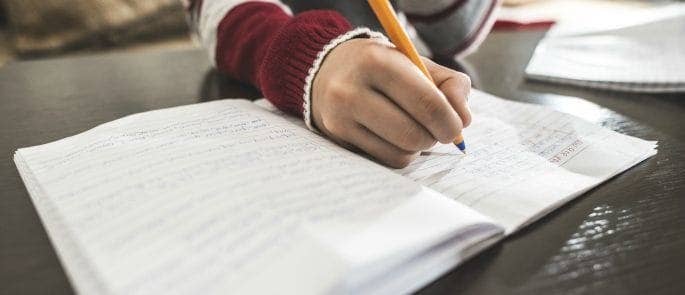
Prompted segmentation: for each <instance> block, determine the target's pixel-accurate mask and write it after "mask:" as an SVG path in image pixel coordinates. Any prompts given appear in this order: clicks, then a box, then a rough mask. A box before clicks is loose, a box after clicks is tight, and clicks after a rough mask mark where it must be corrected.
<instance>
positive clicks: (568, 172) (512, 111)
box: [398, 91, 656, 233]
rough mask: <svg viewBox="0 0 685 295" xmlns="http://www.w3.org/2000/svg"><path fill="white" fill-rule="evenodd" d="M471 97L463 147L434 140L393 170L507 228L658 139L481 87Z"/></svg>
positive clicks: (618, 168) (652, 149)
mask: <svg viewBox="0 0 685 295" xmlns="http://www.w3.org/2000/svg"><path fill="white" fill-rule="evenodd" d="M469 102H470V106H471V108H472V110H473V114H474V121H473V124H472V125H471V126H470V127H469V128H467V129H465V131H464V136H465V138H467V139H468V144H469V149H468V155H465V156H464V155H461V153H460V152H459V151H458V150H456V149H455V148H454V146H452V145H439V146H436V147H434V148H433V149H431V150H430V151H429V152H424V155H423V156H421V157H419V159H418V160H417V161H415V162H414V163H412V164H411V165H410V166H409V167H407V168H405V169H402V170H399V171H398V172H399V173H401V174H402V175H405V176H407V177H409V178H412V179H414V180H416V181H417V182H419V183H422V184H424V185H426V186H428V187H431V188H433V189H435V190H437V191H439V192H441V193H443V194H444V195H446V196H449V197H452V198H454V199H455V200H457V201H459V202H460V203H462V204H464V205H467V206H469V207H471V208H473V209H475V210H477V211H479V212H481V213H483V214H485V215H487V216H490V217H491V218H493V219H495V220H496V221H497V222H498V223H500V224H501V225H502V226H504V227H505V228H506V230H507V232H509V233H511V232H513V231H516V230H517V229H520V228H522V227H523V226H525V225H526V224H528V223H530V222H532V221H534V220H536V219H537V218H539V217H541V216H543V215H544V214H546V213H548V212H549V211H551V210H553V209H555V208H557V207H558V206H560V205H562V204H563V203H565V202H567V201H568V200H570V199H571V198H573V197H575V196H578V195H579V194H581V193H583V192H585V191H587V190H588V189H590V188H592V187H594V186H596V185H597V184H599V183H601V182H603V181H605V180H607V179H608V178H610V177H612V176H614V175H616V174H617V173H620V172H622V171H624V170H626V169H628V168H629V167H631V166H633V165H635V164H637V163H638V162H640V161H642V160H644V159H646V158H648V157H649V156H652V155H654V154H656V142H650V141H645V140H641V139H638V138H634V137H630V136H626V135H622V134H619V133H616V132H613V131H611V130H608V129H605V128H602V127H600V126H596V125H593V124H591V123H589V122H586V121H583V120H581V119H579V118H576V117H574V116H571V115H568V114H564V113H560V112H557V111H554V110H551V109H549V108H547V107H543V106H538V105H531V104H525V103H519V102H512V101H506V100H503V99H500V98H497V97H494V96H491V95H488V94H485V93H483V92H480V91H473V92H472V96H471V99H470V101H469Z"/></svg>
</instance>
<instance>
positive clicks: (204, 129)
mask: <svg viewBox="0 0 685 295" xmlns="http://www.w3.org/2000/svg"><path fill="white" fill-rule="evenodd" d="M15 162H16V163H17V166H18V168H19V171H20V174H21V176H22V178H23V180H24V182H25V183H26V186H27V188H28V190H29V192H30V195H31V197H32V200H33V201H34V204H35V205H36V208H37V209H38V212H39V214H40V216H41V219H42V221H43V223H44V224H45V226H46V228H47V229H48V232H49V234H50V238H51V240H52V242H53V244H54V245H55V247H56V249H57V251H58V254H59V256H60V259H61V261H62V263H63V264H64V266H65V268H66V270H67V273H68V275H69V277H70V278H71V280H72V282H73V283H74V286H75V288H76V290H77V291H79V292H80V293H83V294H160V293H163V294H215V293H226V292H231V290H233V291H237V292H238V291H239V292H245V293H254V292H258V293H259V292H265V293H266V292H270V291H273V290H278V291H279V292H285V293H289V292H292V293H299V294H303V293H321V292H333V291H336V292H343V291H349V292H354V291H355V290H359V288H365V286H368V285H369V284H371V283H370V282H368V281H367V280H369V279H374V281H373V283H376V284H377V283H380V282H379V281H378V280H379V278H380V279H381V281H382V275H383V274H387V273H391V272H393V271H401V272H411V271H414V270H412V269H408V268H411V267H413V266H412V265H411V264H409V263H408V262H409V261H421V257H422V256H430V255H429V254H431V253H430V252H431V249H432V248H433V247H435V246H436V245H441V244H444V243H446V242H447V241H453V240H454V239H455V237H457V236H459V237H462V239H461V240H459V243H452V244H450V247H449V248H448V249H442V251H452V252H450V253H452V255H453V257H456V258H457V259H452V260H450V263H449V265H448V267H451V266H454V265H456V264H458V263H459V262H460V261H461V259H463V258H464V257H462V256H460V254H459V253H460V252H459V251H460V249H465V248H468V247H471V246H475V245H474V244H477V243H478V240H477V239H476V240H473V239H474V238H477V237H482V238H483V239H486V238H487V239H491V238H492V237H493V236H497V233H499V232H501V228H499V227H498V226H496V225H494V224H492V223H490V222H489V219H487V218H486V217H484V216H482V215H480V214H478V213H476V212H475V211H472V210H471V209H468V208H467V207H464V206H462V205H459V204H457V203H456V202H454V201H452V200H449V199H448V198H445V197H444V196H441V195H439V194H437V193H435V192H433V191H431V190H429V189H426V188H423V187H421V186H419V185H417V184H416V183H414V182H412V181H409V180H407V179H404V178H402V177H401V176H399V175H397V174H395V173H392V172H391V171H388V170H387V169H385V168H383V167H381V166H379V165H377V164H375V163H372V162H370V161H368V160H366V159H364V158H362V157H358V156H356V155H354V154H352V153H350V152H348V151H346V150H344V149H342V148H339V147H337V146H336V145H334V144H332V143H330V142H328V141H327V140H325V139H323V138H321V137H318V136H316V135H315V134H313V133H311V132H309V131H306V130H303V129H300V128H297V127H294V126H293V125H292V124H291V123H289V122H288V121H287V120H285V119H283V118H280V117H278V116H275V115H273V114H271V113H269V112H267V111H264V110H263V109H261V108H259V107H257V106H255V105H253V104H252V103H250V102H248V101H243V100H233V101H215V102H210V103H203V104H197V105H190V106H184V107H177V108H171V109H165V110H159V111H153V112H148V113H143V114H138V115H133V116H129V117H125V118H122V119H119V120H116V121H112V122H109V123H106V124H103V125H101V126H98V127H96V128H94V129H92V130H90V131H87V132H85V133H82V134H79V135H76V136H72V137H69V138H65V139H63V140H60V141H57V142H54V143H50V144H45V145H41V146H36V147H31V148H24V149H20V150H19V151H18V152H17V153H16V154H15ZM474 229H476V230H475V231H474ZM465 235H466V236H465ZM465 242H468V243H469V244H468V245H464V244H463V243H465ZM445 270H446V268H444V267H443V268H441V269H435V270H425V271H424V272H422V275H423V277H424V279H425V280H430V279H432V278H434V277H435V276H437V275H439V274H440V273H442V272H444V271H445ZM427 282H428V281H420V280H417V281H406V282H403V283H401V284H400V285H399V286H400V290H402V289H403V288H414V287H416V285H419V286H420V285H422V284H425V283H427ZM395 290H397V289H395ZM406 291H408V290H406Z"/></svg>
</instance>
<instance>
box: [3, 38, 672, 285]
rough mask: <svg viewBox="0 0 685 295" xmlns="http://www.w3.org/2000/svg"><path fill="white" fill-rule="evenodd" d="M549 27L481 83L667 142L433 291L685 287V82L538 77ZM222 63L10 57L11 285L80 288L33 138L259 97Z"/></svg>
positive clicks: (7, 240)
mask: <svg viewBox="0 0 685 295" xmlns="http://www.w3.org/2000/svg"><path fill="white" fill-rule="evenodd" d="M541 37H542V33H541V32H514V33H494V34H492V35H491V36H490V37H489V38H488V40H487V41H486V43H485V44H484V46H483V47H482V48H481V50H480V51H479V52H478V53H477V54H475V55H473V56H471V57H469V58H468V61H467V62H468V64H466V69H470V70H469V71H468V72H469V74H471V75H472V77H473V80H474V82H475V84H476V86H477V87H479V88H481V89H483V90H485V91H487V92H490V93H493V94H495V95H499V96H503V97H506V98H510V99H515V100H519V101H527V102H533V103H539V104H544V105H548V106H551V107H553V108H555V109H558V110H560V111H564V112H568V113H572V114H574V115H577V116H580V117H582V118H585V119H587V120H589V121H592V122H595V123H598V124H601V125H603V126H606V127H608V128H611V129H614V130H617V131H619V132H622V133H626V134H629V135H633V136H638V137H641V138H645V139H650V140H659V153H658V155H656V156H655V157H653V158H651V159H649V160H647V161H646V162H644V163H641V164H640V165H638V166H637V167H635V168H633V169H631V170H629V171H627V172H625V173H623V174H621V175H619V176H617V177H615V178H614V179H612V180H610V181H609V182H607V183H605V184H603V185H601V186H599V187H598V188H596V189H594V190H592V191H590V192H589V193H586V194H584V195H583V196H582V197H580V198H578V199H576V200H575V201H573V202H571V203H570V204H568V205H566V206H564V207H562V208H561V209H559V210H558V211H556V212H554V213H552V214H550V215H549V216H547V217H545V218H543V219H542V220H540V221H539V222H537V223H535V224H533V225H532V226H529V227H528V228H526V229H525V230H523V231H522V232H520V233H518V234H516V235H514V236H512V237H509V238H508V239H507V240H506V241H504V242H503V243H500V244H499V245H497V246H495V247H493V248H491V249H489V250H488V251H486V252H484V253H481V254H480V255H478V256H477V257H475V258H473V259H472V260H470V261H469V262H467V263H466V264H464V265H462V266H461V267H459V268H457V269H455V270H453V271H452V272H450V273H449V274H447V275H445V276H444V277H442V278H441V279H439V280H437V281H436V282H434V283H432V284H430V285H429V286H427V287H426V288H424V289H423V290H422V293H430V294H432V293H462V294H519V293H535V294H550V293H564V294H576V293H600V292H601V293H605V292H607V293H612V294H629V293H634V294H641V293H650V294H655V293H664V294H666V293H682V292H683V291H684V290H685V280H684V279H683V278H685V174H684V172H683V171H685V131H684V130H683V128H685V94H675V95H646V94H626V93H616V92H606V91H593V90H587V89H581V88H574V87H566V86H558V85H551V84H543V83H534V82H527V81H525V80H524V79H523V78H522V72H523V69H524V67H525V65H526V63H527V61H528V59H529V58H530V55H531V53H532V50H533V48H534V47H535V44H536V42H537V41H538V40H539V39H540V38H541ZM258 96H259V93H258V92H256V91H255V90H254V89H252V88H250V87H246V86H244V85H240V84H237V83H235V82H232V81H230V80H228V79H227V78H225V77H223V76H221V75H219V74H216V73H215V72H214V71H212V70H211V69H210V66H209V64H208V62H207V59H206V57H205V54H204V53H203V52H202V51H199V50H183V51H164V52H146V53H133V54H108V55H98V56H90V57H79V58H67V59H55V60H43V61H30V62H17V63H10V64H8V65H6V66H5V67H4V68H0V153H1V155H2V157H3V158H4V160H3V161H0V202H1V203H0V204H1V205H0V290H2V292H0V293H3V294H47V293H49V294H69V293H73V289H72V288H71V286H70V285H69V281H68V280H67V278H66V276H65V273H64V271H63V269H62V268H61V266H60V264H59V261H58V259H57V256H56V254H55V252H54V250H53V248H52V247H51V245H50V241H49V240H48V237H47V235H46V233H45V230H44V229H43V227H42V225H41V223H40V220H39V218H38V215H37V214H36V212H35V210H34V208H33V206H32V204H31V201H30V199H29V196H28V194H27V192H26V190H25V188H24V185H23V184H22V182H21V179H20V178H19V175H18V173H17V171H16V168H15V166H14V164H13V162H12V160H11V156H12V153H13V152H14V150H16V149H17V148H19V147H25V146H31V145H36V144H42V143H46V142H49V141H53V140H56V139H60V138H62V137H65V136H69V135H73V134H76V133H79V132H82V131H85V130H87V129H89V128H91V127H94V126H95V125H97V124H100V123H104V122H107V121H110V120H114V119H116V118H119V117H121V116H124V115H128V114H131V113H137V112H142V111H147V110H151V109H158V108H163V107H170V106H176V105H181V104H190V103H195V102H198V101H200V99H198V97H202V98H205V99H215V98H219V97H247V98H255V97H258Z"/></svg>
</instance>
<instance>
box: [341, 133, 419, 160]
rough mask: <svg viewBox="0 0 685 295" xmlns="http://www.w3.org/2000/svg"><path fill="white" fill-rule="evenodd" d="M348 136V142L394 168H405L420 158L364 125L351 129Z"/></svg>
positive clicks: (415, 153) (416, 153)
mask: <svg viewBox="0 0 685 295" xmlns="http://www.w3.org/2000/svg"><path fill="white" fill-rule="evenodd" d="M347 135H348V136H347V140H346V141H347V142H349V143H350V144H353V145H355V146H357V147H359V148H361V149H362V150H364V151H365V152H366V153H367V154H369V155H371V156H372V157H374V158H375V159H376V160H378V161H380V162H381V163H383V164H385V165H388V166H390V167H393V168H404V167H406V166H407V165H409V163H411V162H412V161H414V159H416V157H417V156H418V152H409V151H405V150H402V149H400V148H398V147H397V146H395V145H393V144H391V143H389V142H387V141H385V140H384V139H382V138H380V137H379V136H378V135H376V134H374V133H373V132H371V131H369V130H368V129H367V128H366V127H364V126H362V125H357V127H356V128H351V129H349V133H348V134H347Z"/></svg>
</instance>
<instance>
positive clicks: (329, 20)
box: [215, 1, 351, 116]
mask: <svg viewBox="0 0 685 295" xmlns="http://www.w3.org/2000/svg"><path fill="white" fill-rule="evenodd" d="M350 28H351V26H350V24H349V22H347V20H345V18H344V17H343V16H342V15H340V14H338V13H337V12H333V11H327V10H313V11H308V12H304V13H300V14H298V15H296V16H295V17H292V16H290V15H288V14H287V13H286V12H285V11H284V10H283V9H282V8H281V7H279V6H277V5H275V4H272V3H266V2H256V1H255V2H248V3H244V4H240V5H238V6H236V7H234V8H232V9H231V10H230V11H229V12H228V13H227V14H226V15H225V16H224V18H223V19H222V20H221V22H220V23H219V27H218V29H217V41H216V55H215V56H216V57H215V59H216V61H215V62H216V66H217V68H218V69H219V70H221V71H223V72H225V73H227V74H228V75H230V76H231V77H233V78H235V79H238V80H240V81H244V82H248V83H250V84H252V85H254V86H255V87H257V88H258V89H260V90H261V91H262V94H264V96H265V97H266V98H267V99H268V100H269V101H271V103H273V104H274V105H275V106H276V107H278V108H279V109H280V110H282V111H284V112H287V113H290V114H294V115H298V116H301V115H302V113H303V111H304V109H303V95H304V93H305V84H306V81H305V79H306V77H307V76H308V74H309V71H310V70H311V69H312V65H313V63H314V61H315V60H316V58H317V55H318V54H319V52H321V51H322V50H323V48H324V47H325V46H326V45H327V44H328V43H329V42H331V41H332V40H333V39H335V38H336V37H338V36H340V35H342V34H345V33H346V32H348V31H349V30H350Z"/></svg>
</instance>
